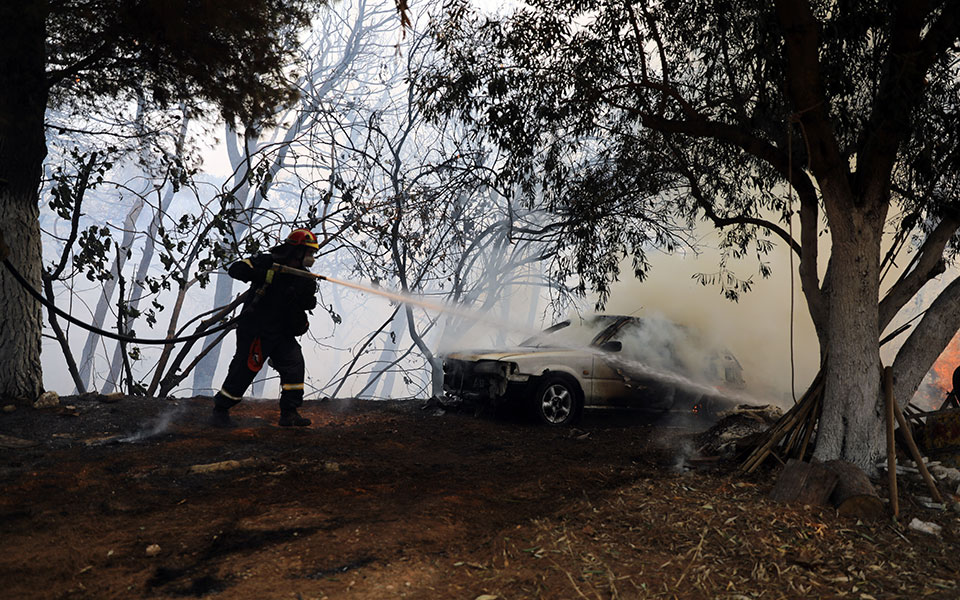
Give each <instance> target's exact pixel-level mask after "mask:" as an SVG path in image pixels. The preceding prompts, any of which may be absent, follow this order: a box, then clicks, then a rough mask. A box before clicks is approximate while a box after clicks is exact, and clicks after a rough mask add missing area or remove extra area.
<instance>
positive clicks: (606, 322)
mask: <svg viewBox="0 0 960 600" xmlns="http://www.w3.org/2000/svg"><path fill="white" fill-rule="evenodd" d="M619 318H620V317H610V316H598V317H591V318H588V319H584V320H582V321H581V320H578V321H563V322H562V323H557V324H556V325H554V326H553V327H550V328H549V329H546V330H544V331H543V333H540V334H539V335H535V336H533V337H532V338H529V339H526V340H524V341H522V342H520V345H521V346H527V347H534V348H541V347H551V348H584V347H586V346H589V345H590V344H591V342H593V340H594V339H596V337H597V336H598V335H600V334H601V333H602V332H603V331H604V330H605V329H607V328H608V327H610V326H611V325H613V324H614V323H616V322H617V320H618V319H619Z"/></svg>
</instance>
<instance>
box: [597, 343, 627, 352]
mask: <svg viewBox="0 0 960 600" xmlns="http://www.w3.org/2000/svg"><path fill="white" fill-rule="evenodd" d="M600 349H601V350H603V351H604V352H620V351H621V350H623V342H619V341H612V342H604V343H602V344H600Z"/></svg>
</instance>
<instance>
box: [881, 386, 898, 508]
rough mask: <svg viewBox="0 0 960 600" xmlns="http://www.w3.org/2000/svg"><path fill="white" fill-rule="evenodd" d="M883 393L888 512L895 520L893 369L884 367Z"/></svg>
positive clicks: (895, 472) (895, 470)
mask: <svg viewBox="0 0 960 600" xmlns="http://www.w3.org/2000/svg"><path fill="white" fill-rule="evenodd" d="M883 392H884V396H886V399H887V483H888V484H889V487H890V510H891V511H893V518H894V519H896V518H897V516H898V515H899V514H900V498H899V497H898V495H897V449H896V443H895V440H894V437H893V435H894V434H893V422H894V420H895V417H894V416H893V410H894V409H893V406H894V403H895V402H896V401H895V400H894V399H893V369H892V368H891V367H885V368H884V369H883Z"/></svg>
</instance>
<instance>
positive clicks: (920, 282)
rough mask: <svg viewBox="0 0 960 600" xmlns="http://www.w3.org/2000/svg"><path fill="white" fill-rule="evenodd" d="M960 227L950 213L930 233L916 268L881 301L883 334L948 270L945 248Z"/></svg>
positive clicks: (901, 276) (918, 254)
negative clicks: (923, 291) (932, 282)
mask: <svg viewBox="0 0 960 600" xmlns="http://www.w3.org/2000/svg"><path fill="white" fill-rule="evenodd" d="M958 228H960V216H958V215H956V214H950V215H947V216H945V217H944V218H943V219H942V220H941V221H940V223H939V224H938V225H937V226H936V228H934V230H933V231H931V232H930V235H928V236H927V239H926V240H924V242H923V245H922V246H920V250H919V252H918V253H917V259H916V261H915V265H914V267H913V268H912V269H910V270H909V271H906V272H904V273H903V274H902V275H900V277H899V279H897V281H896V283H894V284H893V285H892V286H891V287H890V289H889V290H888V291H887V293H886V294H885V295H884V297H883V299H882V300H881V301H880V308H879V311H880V315H879V317H880V331H883V330H884V328H886V326H887V325H889V324H890V321H892V320H893V317H895V316H896V314H897V313H898V312H900V309H901V308H903V307H904V306H905V305H906V303H907V302H909V301H910V299H911V298H913V297H914V296H915V295H916V294H917V292H919V291H920V288H922V287H923V286H924V285H925V284H926V283H927V282H928V281H930V280H931V279H933V278H934V277H936V276H938V275H940V274H942V273H943V272H944V271H945V270H946V266H945V265H944V263H943V249H944V248H946V246H947V244H948V243H949V242H950V239H951V238H952V237H953V236H954V234H956V233H957V229H958Z"/></svg>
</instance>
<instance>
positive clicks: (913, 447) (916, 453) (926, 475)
mask: <svg viewBox="0 0 960 600" xmlns="http://www.w3.org/2000/svg"><path fill="white" fill-rule="evenodd" d="M893 414H894V416H896V417H897V424H898V425H900V430H901V431H902V432H903V437H904V439H905V440H907V447H908V448H910V455H911V456H913V460H915V461H916V462H917V468H918V469H920V474H921V475H923V480H924V481H926V482H927V487H928V488H930V495H931V496H933V499H934V500H936V501H937V502H943V496H941V495H940V490H938V489H937V484H936V483H934V482H933V477H930V471H928V470H927V465H925V464H924V463H923V456H922V455H921V454H920V450H919V448H917V443H916V442H914V441H913V434H912V433H910V426H909V425H907V420H906V419H905V418H904V417H903V413H902V412H900V407H899V406H897V401H896V399H894V400H893Z"/></svg>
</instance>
